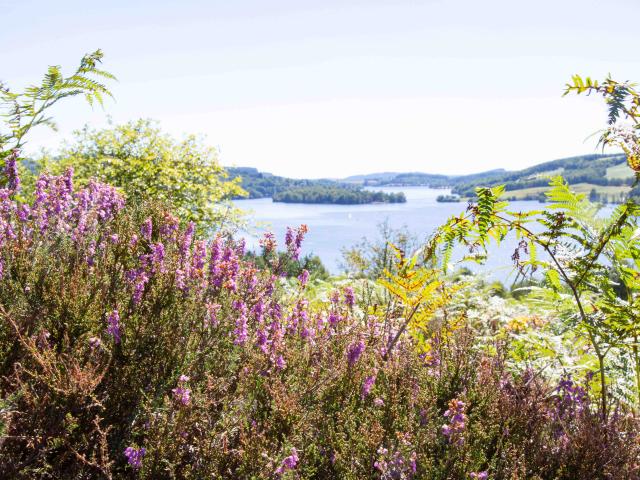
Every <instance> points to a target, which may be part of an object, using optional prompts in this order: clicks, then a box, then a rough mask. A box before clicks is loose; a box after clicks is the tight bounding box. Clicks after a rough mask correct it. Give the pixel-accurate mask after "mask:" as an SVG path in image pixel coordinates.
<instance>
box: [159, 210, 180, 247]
mask: <svg viewBox="0 0 640 480" xmlns="http://www.w3.org/2000/svg"><path fill="white" fill-rule="evenodd" d="M179 223H180V221H179V220H178V218H177V217H175V216H173V215H172V214H171V213H165V215H164V222H163V223H162V225H160V235H161V236H162V237H163V238H165V239H167V240H169V239H170V238H171V237H172V236H173V233H174V232H176V231H177V230H178V225H179Z"/></svg>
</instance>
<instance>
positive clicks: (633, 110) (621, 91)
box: [564, 75, 640, 179]
mask: <svg viewBox="0 0 640 480" xmlns="http://www.w3.org/2000/svg"><path fill="white" fill-rule="evenodd" d="M635 87H636V84H635V83H631V82H617V81H615V80H613V79H612V78H611V77H610V76H609V77H607V78H606V79H605V80H604V81H602V82H598V81H597V80H593V79H591V78H590V77H586V78H584V79H583V78H582V77H580V75H574V76H573V77H572V78H571V82H570V83H568V84H567V85H566V89H565V92H564V95H568V94H569V93H576V94H578V95H580V94H583V93H586V94H587V95H590V94H591V93H595V94H599V95H602V97H603V98H604V101H605V103H606V104H607V108H608V110H609V112H608V116H607V123H608V124H609V127H608V128H606V129H605V130H603V132H602V135H601V136H600V140H599V144H600V145H602V146H603V147H605V146H614V147H619V148H621V149H622V150H623V151H624V153H626V154H627V162H628V163H629V167H631V169H632V170H633V171H634V172H636V179H637V178H638V176H637V174H638V172H640V141H639V140H640V138H639V136H638V131H639V129H640V111H639V108H640V93H638V92H637V91H636V89H635ZM624 121H626V122H630V125H629V124H626V125H625V124H623V123H621V122H624Z"/></svg>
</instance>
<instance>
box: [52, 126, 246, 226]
mask: <svg viewBox="0 0 640 480" xmlns="http://www.w3.org/2000/svg"><path fill="white" fill-rule="evenodd" d="M43 167H44V168H46V169H48V170H50V171H52V172H54V173H61V172H62V171H64V170H66V169H67V168H69V167H72V168H73V169H74V172H75V178H76V179H77V181H78V182H79V183H81V184H82V183H86V182H88V181H89V180H90V179H92V178H95V179H98V180H100V181H102V182H105V183H108V184H110V185H114V186H116V187H118V188H120V189H122V190H123V192H124V193H125V194H126V196H127V198H128V199H129V200H131V201H140V200H144V199H146V198H154V199H156V200H160V201H162V202H165V203H166V204H167V205H170V206H171V207H173V209H174V211H176V212H177V213H178V215H179V216H180V218H181V219H182V220H190V221H194V222H196V223H197V224H198V225H199V226H200V227H201V228H204V229H218V228H220V227H221V226H223V225H224V226H227V225H233V224H235V222H236V220H237V211H236V210H234V209H233V208H232V207H231V204H230V202H228V201H227V200H229V199H231V198H232V197H234V196H238V195H242V194H243V193H244V192H243V190H242V189H241V188H240V186H239V185H238V183H239V182H238V180H227V178H228V177H227V172H226V171H225V169H224V168H223V167H222V166H221V165H220V163H219V161H218V157H217V152H216V150H215V149H214V148H212V147H208V146H206V145H204V144H203V142H202V141H201V139H200V138H198V137H196V136H194V135H190V136H188V137H186V138H185V139H184V140H181V141H178V140H176V139H174V138H173V137H171V136H170V135H168V134H166V133H164V132H162V131H161V129H160V128H159V127H158V125H157V123H156V122H154V121H152V120H146V119H141V120H137V121H131V122H128V123H125V124H123V125H112V124H111V125H109V126H108V127H107V128H103V129H92V128H89V127H88V126H87V127H85V128H84V129H82V130H80V131H76V132H75V141H74V142H73V143H71V144H68V145H66V146H65V147H64V148H63V149H62V151H61V153H60V154H59V155H58V156H57V157H56V158H53V159H44V160H43Z"/></svg>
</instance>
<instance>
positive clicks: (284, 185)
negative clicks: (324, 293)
mask: <svg viewBox="0 0 640 480" xmlns="http://www.w3.org/2000/svg"><path fill="white" fill-rule="evenodd" d="M228 171H229V173H230V176H231V177H236V176H241V177H242V178H243V180H242V186H243V188H245V190H247V191H249V193H250V197H251V198H262V197H273V196H274V195H278V194H280V195H281V194H282V192H285V191H289V190H291V189H294V188H295V189H299V188H311V187H317V186H324V187H331V188H336V187H337V188H340V189H351V188H358V189H359V188H362V187H365V186H371V187H383V186H393V187H405V186H425V187H431V188H451V193H452V194H453V195H454V196H458V197H461V198H471V197H474V196H475V189H476V188H477V187H480V186H483V187H492V186H495V185H501V184H504V185H505V189H506V191H507V197H508V198H511V199H514V200H535V199H542V198H543V197H544V190H545V189H546V188H547V185H548V183H549V178H550V177H552V176H556V175H562V176H563V177H564V178H565V179H566V180H567V181H568V182H569V184H570V185H572V186H575V189H576V190H578V191H581V192H585V193H589V194H590V195H591V197H592V199H594V200H601V201H605V202H607V201H609V202H618V201H622V200H624V198H626V196H628V195H629V192H630V190H631V185H632V184H633V182H634V175H633V172H632V170H631V169H629V168H628V167H627V164H626V155H624V154H590V155H580V156H575V157H567V158H561V159H557V160H551V161H548V162H543V163H539V164H537V165H534V166H532V167H528V168H524V169H521V170H513V171H509V170H505V169H502V168H500V169H493V170H487V171H484V172H478V173H472V174H468V175H443V174H436V173H423V172H379V173H369V174H362V175H351V176H349V177H346V178H343V179H341V180H333V179H319V180H300V179H291V178H286V177H279V176H276V175H272V174H269V173H265V172H260V171H258V170H257V169H255V168H251V167H239V168H228ZM447 198H448V199H449V200H450V199H451V197H450V196H449V197H447Z"/></svg>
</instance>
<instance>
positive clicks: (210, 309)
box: [205, 302, 220, 327]
mask: <svg viewBox="0 0 640 480" xmlns="http://www.w3.org/2000/svg"><path fill="white" fill-rule="evenodd" d="M206 307H207V318H206V320H205V326H209V327H217V326H218V324H219V323H220V321H219V320H218V312H219V311H220V305H218V304H217V303H209V302H207V304H206Z"/></svg>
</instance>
